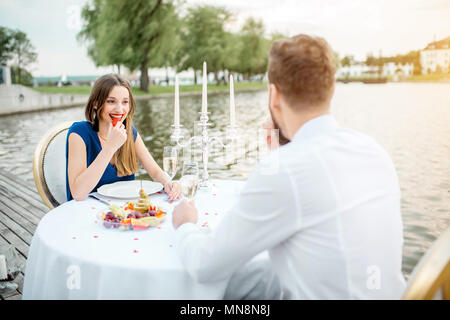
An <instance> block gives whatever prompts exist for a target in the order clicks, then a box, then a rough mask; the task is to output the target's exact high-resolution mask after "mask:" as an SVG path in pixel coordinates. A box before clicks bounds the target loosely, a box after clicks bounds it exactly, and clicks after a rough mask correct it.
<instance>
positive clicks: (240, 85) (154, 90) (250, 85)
mask: <svg viewBox="0 0 450 320" xmlns="http://www.w3.org/2000/svg"><path fill="white" fill-rule="evenodd" d="M259 88H267V83H266V82H236V83H234V89H235V90H236V91H239V90H245V89H259ZM32 89H34V90H36V91H39V92H42V93H66V94H86V95H89V94H90V93H91V90H92V87H91V86H87V85H86V86H67V87H55V86H42V87H36V88H32ZM216 90H218V91H228V90H230V86H229V85H224V84H220V85H216V84H208V91H216ZM132 91H133V95H136V96H142V95H157V94H163V93H174V92H175V88H174V86H156V85H154V86H149V92H144V91H142V90H140V89H139V88H137V87H133V88H132ZM201 91H202V85H201V84H197V85H186V86H180V92H201Z"/></svg>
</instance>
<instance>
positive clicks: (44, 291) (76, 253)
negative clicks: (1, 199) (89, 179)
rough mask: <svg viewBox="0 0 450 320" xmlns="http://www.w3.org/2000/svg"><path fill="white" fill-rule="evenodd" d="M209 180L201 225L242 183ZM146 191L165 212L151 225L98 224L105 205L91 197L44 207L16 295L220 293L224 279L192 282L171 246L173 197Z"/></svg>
mask: <svg viewBox="0 0 450 320" xmlns="http://www.w3.org/2000/svg"><path fill="white" fill-rule="evenodd" d="M213 183H214V184H213V185H214V187H213V188H212V189H211V190H210V191H199V192H197V195H196V199H195V202H196V206H197V208H198V213H199V216H198V218H199V219H198V225H199V226H201V227H202V228H204V229H205V232H207V229H208V228H212V229H213V228H214V226H215V225H217V223H218V222H219V221H220V219H221V217H222V216H223V215H224V213H225V212H226V211H227V209H229V208H230V207H231V206H232V205H233V202H234V200H235V199H236V197H237V195H238V193H239V190H240V189H241V188H242V187H243V185H244V182H243V181H231V180H214V181H213ZM97 195H98V194H97ZM101 198H102V199H105V200H107V201H108V202H109V203H117V204H120V205H122V204H124V203H125V200H118V199H113V198H107V197H103V196H102V197H101ZM150 198H151V200H152V202H153V203H154V204H156V205H160V206H162V207H163V208H164V209H165V210H166V211H167V216H166V217H165V220H164V222H163V223H161V224H160V225H159V226H158V227H155V228H150V229H147V230H142V231H120V230H118V229H106V228H104V227H103V225H102V224H101V222H99V221H97V217H96V216H97V214H98V212H100V211H102V210H103V209H105V208H107V206H106V205H105V204H103V203H101V202H99V201H97V200H95V199H91V198H88V199H86V200H84V201H74V200H72V201H69V202H66V203H64V204H62V205H60V206H59V207H57V208H55V209H53V210H51V211H50V212H49V213H47V214H46V215H45V216H44V217H43V218H42V220H41V221H40V223H39V225H38V227H37V229H36V232H35V234H34V236H33V239H32V242H31V246H30V250H29V255H28V259H27V265H26V270H25V280H24V290H23V299H222V298H223V295H224V292H225V290H226V287H227V281H222V282H213V283H197V282H195V281H194V280H193V279H192V278H191V277H190V276H189V274H188V273H187V271H186V270H185V269H184V267H183V265H182V264H181V261H180V259H179V257H178V255H177V253H176V248H175V244H174V242H175V230H174V228H173V226H172V211H173V208H174V206H175V205H176V204H177V203H178V201H174V202H169V201H168V200H167V199H168V198H167V195H166V194H165V193H162V192H160V193H158V194H153V195H151V196H150Z"/></svg>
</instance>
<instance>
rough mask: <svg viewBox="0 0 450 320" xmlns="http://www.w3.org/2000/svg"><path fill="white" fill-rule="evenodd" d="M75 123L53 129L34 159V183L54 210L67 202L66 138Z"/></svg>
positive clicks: (41, 142) (65, 123)
mask: <svg viewBox="0 0 450 320" xmlns="http://www.w3.org/2000/svg"><path fill="white" fill-rule="evenodd" d="M72 123H73V121H70V122H64V123H61V124H59V125H57V126H55V127H53V128H51V129H50V130H49V131H47V133H46V134H45V135H44V136H43V137H42V139H41V140H40V141H39V143H38V144H37V146H36V149H35V151H34V158H33V175H34V183H35V184H36V188H37V190H38V192H39V195H40V196H41V198H42V200H43V201H44V203H45V204H46V205H47V206H48V207H49V208H50V209H53V208H55V207H57V206H59V205H60V204H61V203H63V202H65V201H66V199H67V196H66V137H67V131H68V130H69V128H70V126H71V125H72Z"/></svg>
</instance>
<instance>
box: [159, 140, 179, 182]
mask: <svg viewBox="0 0 450 320" xmlns="http://www.w3.org/2000/svg"><path fill="white" fill-rule="evenodd" d="M177 163H178V155H177V148H176V147H170V146H169V147H164V154H163V169H164V171H165V172H166V173H167V174H168V175H169V177H170V179H173V177H175V175H176V174H177V170H178V168H177Z"/></svg>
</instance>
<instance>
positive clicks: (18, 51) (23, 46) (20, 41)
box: [11, 30, 37, 83]
mask: <svg viewBox="0 0 450 320" xmlns="http://www.w3.org/2000/svg"><path fill="white" fill-rule="evenodd" d="M11 53H12V59H13V60H15V64H16V66H17V67H18V68H17V75H16V77H17V79H16V80H15V81H16V83H21V76H22V70H24V69H25V67H26V66H28V65H29V64H31V63H33V62H35V61H36V60H37V53H36V51H35V48H34V46H33V45H32V44H31V42H30V40H29V39H28V37H27V35H26V34H25V33H24V32H22V31H19V30H16V31H14V32H13V34H12V42H11Z"/></svg>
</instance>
